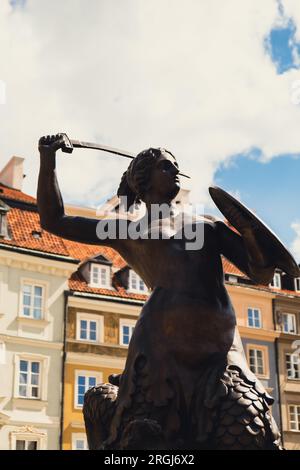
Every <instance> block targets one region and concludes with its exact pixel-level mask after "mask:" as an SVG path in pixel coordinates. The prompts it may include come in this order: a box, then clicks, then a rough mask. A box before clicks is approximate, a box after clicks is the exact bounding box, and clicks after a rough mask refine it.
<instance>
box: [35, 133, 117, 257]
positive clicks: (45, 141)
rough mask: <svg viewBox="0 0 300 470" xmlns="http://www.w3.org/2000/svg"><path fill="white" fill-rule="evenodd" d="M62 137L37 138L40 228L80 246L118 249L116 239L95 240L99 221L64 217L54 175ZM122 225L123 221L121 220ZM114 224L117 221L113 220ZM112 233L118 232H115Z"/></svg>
mask: <svg viewBox="0 0 300 470" xmlns="http://www.w3.org/2000/svg"><path fill="white" fill-rule="evenodd" d="M65 138H66V137H65V135H64V134H57V135H52V136H45V137H41V138H40V140H39V152H40V173H39V180H38V191H37V204H38V210H39V214H40V220H41V226H42V228H44V229H45V230H47V231H48V232H51V233H54V234H55V235H58V236H60V237H63V238H67V239H69V240H74V241H78V242H82V243H89V244H95V245H108V246H111V247H113V248H116V249H118V248H119V246H120V245H121V243H122V242H121V241H120V240H118V239H117V237H112V238H110V237H109V236H108V237H106V238H105V239H101V238H99V236H98V234H99V232H98V230H97V228H98V224H99V219H92V218H87V217H76V216H68V215H66V214H65V210H64V203H63V199H62V195H61V192H60V189H59V185H58V181H57V176H56V152H57V150H59V149H61V148H63V146H64V145H65ZM122 222H123V223H124V220H123V221H122ZM114 224H115V225H118V224H119V220H114ZM115 233H119V231H118V230H115Z"/></svg>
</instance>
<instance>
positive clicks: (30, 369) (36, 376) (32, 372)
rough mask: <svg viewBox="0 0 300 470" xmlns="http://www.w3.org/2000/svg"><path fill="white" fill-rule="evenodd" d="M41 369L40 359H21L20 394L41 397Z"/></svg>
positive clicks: (26, 396)
mask: <svg viewBox="0 0 300 470" xmlns="http://www.w3.org/2000/svg"><path fill="white" fill-rule="evenodd" d="M40 369H41V364H40V362H38V361H28V360H24V359H21V360H20V363H19V396H20V397H22V398H40Z"/></svg>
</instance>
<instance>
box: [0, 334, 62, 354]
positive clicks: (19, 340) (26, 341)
mask: <svg viewBox="0 0 300 470" xmlns="http://www.w3.org/2000/svg"><path fill="white" fill-rule="evenodd" d="M0 340H1V341H4V342H5V343H13V344H23V345H26V346H32V347H34V348H40V347H42V348H46V349H57V350H60V351H61V350H62V349H63V343H57V342H54V341H53V342H51V341H45V340H42V339H32V338H24V337H22V336H14V335H11V336H10V335H3V334H0Z"/></svg>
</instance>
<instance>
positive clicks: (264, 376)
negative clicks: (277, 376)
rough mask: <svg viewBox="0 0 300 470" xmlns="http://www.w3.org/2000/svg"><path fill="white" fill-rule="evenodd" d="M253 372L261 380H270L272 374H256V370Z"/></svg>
mask: <svg viewBox="0 0 300 470" xmlns="http://www.w3.org/2000/svg"><path fill="white" fill-rule="evenodd" d="M252 374H254V375H255V377H257V378H258V379H261V380H270V376H269V375H261V374H256V373H255V372H252Z"/></svg>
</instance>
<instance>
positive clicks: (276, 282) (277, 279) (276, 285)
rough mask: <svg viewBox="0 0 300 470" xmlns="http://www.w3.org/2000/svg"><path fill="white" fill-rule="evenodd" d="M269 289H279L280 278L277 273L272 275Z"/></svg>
mask: <svg viewBox="0 0 300 470" xmlns="http://www.w3.org/2000/svg"><path fill="white" fill-rule="evenodd" d="M270 287H273V288H274V289H281V276H280V274H279V273H275V274H274V277H273V279H272V282H271V283H270Z"/></svg>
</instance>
